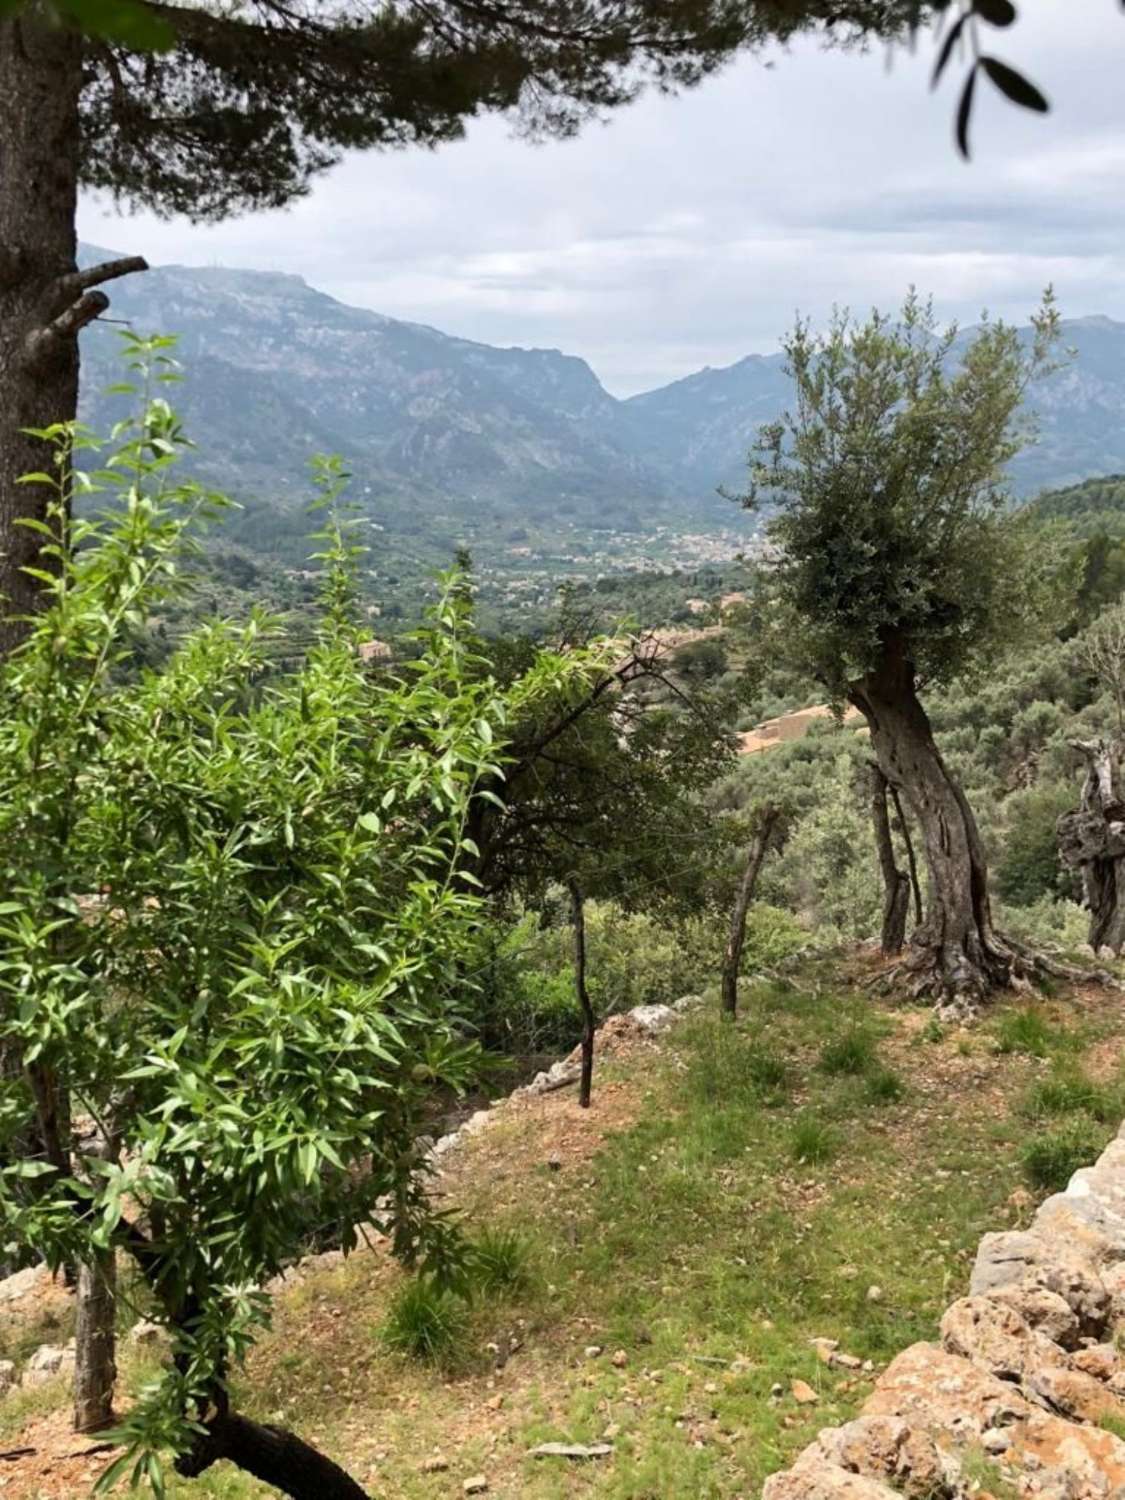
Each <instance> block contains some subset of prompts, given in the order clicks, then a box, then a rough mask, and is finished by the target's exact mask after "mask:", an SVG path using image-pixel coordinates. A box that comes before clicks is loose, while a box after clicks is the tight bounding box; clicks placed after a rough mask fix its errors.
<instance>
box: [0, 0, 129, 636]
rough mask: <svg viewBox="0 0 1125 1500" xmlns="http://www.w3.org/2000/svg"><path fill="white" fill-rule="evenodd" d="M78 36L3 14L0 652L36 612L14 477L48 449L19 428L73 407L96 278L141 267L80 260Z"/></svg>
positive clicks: (29, 496)
mask: <svg viewBox="0 0 1125 1500" xmlns="http://www.w3.org/2000/svg"><path fill="white" fill-rule="evenodd" d="M81 89H82V40H81V38H80V36H79V35H78V33H77V32H75V31H73V30H71V29H69V28H68V27H67V26H66V25H65V24H64V23H63V22H61V21H59V20H56V19H52V18H51V17H50V16H49V15H48V14H47V12H46V9H45V7H42V6H41V5H40V4H38V3H35V0H33V3H31V4H29V5H26V6H25V7H23V9H21V10H20V12H19V13H18V14H17V15H15V16H9V17H8V18H7V19H4V20H0V654H3V653H4V652H6V651H8V650H10V649H11V647H12V646H13V645H15V644H16V643H17V642H18V641H19V640H20V638H21V636H22V635H23V634H24V630H25V627H24V626H23V625H21V623H20V620H19V618H18V617H19V616H21V615H27V614H29V613H30V612H31V611H32V610H34V608H35V605H36V602H37V596H38V593H39V583H38V581H37V580H36V579H35V578H34V577H33V576H31V575H30V574H28V573H27V572H25V571H24V570H25V569H26V568H29V567H36V566H39V547H40V543H41V541H42V537H41V536H40V535H39V534H37V533H36V532H35V531H34V530H33V529H30V528H28V527H26V526H22V525H20V524H19V523H20V520H21V518H25V517H30V518H32V519H34V520H42V518H43V515H44V513H45V509H46V504H47V500H48V498H49V494H50V491H49V490H48V489H47V487H46V486H45V485H36V484H30V485H21V484H20V483H19V482H18V481H19V479H20V476H21V475H23V474H30V473H36V472H42V471H43V470H47V471H50V469H51V465H52V449H51V447H50V445H49V444H47V443H45V442H44V441H43V440H42V439H40V438H36V437H32V436H30V435H28V434H27V433H26V432H25V431H24V430H23V429H25V428H29V427H31V428H44V427H48V426H50V425H51V424H52V423H55V422H66V421H72V420H73V419H74V417H75V416H76V414H77V411H78V334H79V332H80V330H81V329H82V328H83V327H85V325H86V324H87V323H89V322H91V321H92V320H93V319H94V318H96V317H97V316H98V315H99V314H100V313H102V312H103V311H104V310H105V308H106V307H107V306H108V305H109V299H108V298H107V297H106V295H105V293H104V292H100V291H95V290H93V288H94V287H96V286H98V285H100V284H101V283H102V282H104V281H109V280H111V279H112V278H113V277H115V276H122V275H125V274H126V273H127V272H128V271H131V270H143V269H144V261H143V260H141V259H140V258H139V257H134V258H131V259H129V260H127V261H113V262H109V263H107V264H106V265H104V266H98V267H93V268H91V269H90V270H87V271H82V272H79V271H78V270H77V269H76V261H75V255H76V251H77V235H76V230H75V213H76V210H77V204H78V170H79V155H80V149H81V137H80V131H79V119H78V99H79V94H80V93H81Z"/></svg>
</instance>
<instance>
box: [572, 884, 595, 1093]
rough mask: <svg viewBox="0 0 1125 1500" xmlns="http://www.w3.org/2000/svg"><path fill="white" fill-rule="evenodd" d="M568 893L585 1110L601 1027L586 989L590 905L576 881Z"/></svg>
mask: <svg viewBox="0 0 1125 1500" xmlns="http://www.w3.org/2000/svg"><path fill="white" fill-rule="evenodd" d="M568 889H569V891H570V916H571V923H572V926H573V929H574V988H575V990H576V991H577V994H578V1004H579V1006H580V1007H581V1010H582V1072H581V1075H580V1076H579V1079H578V1102H579V1104H580V1105H581V1106H582V1108H583V1109H589V1108H590V1094H591V1090H592V1088H593V1081H594V1033H595V1031H596V1029H597V1027H596V1021H595V1018H594V1007H593V1005H591V1003H590V994H589V991H588V990H587V988H586V902H585V899H584V898H583V895H582V887H581V886H580V885H579V884H578V882H577V881H576V880H571V881H569V882H568Z"/></svg>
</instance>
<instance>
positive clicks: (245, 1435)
mask: <svg viewBox="0 0 1125 1500" xmlns="http://www.w3.org/2000/svg"><path fill="white" fill-rule="evenodd" d="M206 1427H207V1434H206V1436H202V1435H201V1436H200V1437H199V1438H197V1439H196V1442H195V1445H194V1446H193V1447H192V1448H191V1449H190V1450H189V1451H188V1452H187V1453H185V1454H183V1455H182V1456H181V1457H180V1458H179V1459H178V1460H177V1462H176V1472H177V1473H178V1474H180V1475H181V1476H182V1477H183V1478H185V1479H197V1478H198V1477H199V1475H200V1474H202V1473H204V1472H205V1471H206V1470H207V1469H209V1468H210V1467H211V1465H212V1464H215V1463H218V1462H219V1460H220V1459H226V1460H227V1461H228V1462H230V1463H232V1464H234V1465H235V1466H236V1467H237V1468H239V1469H241V1470H242V1471H243V1472H244V1473H246V1474H252V1475H253V1476H254V1478H255V1479H260V1480H261V1481H262V1483H263V1484H270V1485H273V1487H274V1489H276V1490H279V1491H280V1492H281V1494H283V1495H288V1496H289V1497H290V1500H370V1497H369V1496H368V1494H367V1491H366V1490H363V1489H360V1487H359V1485H358V1484H357V1483H356V1482H355V1480H354V1479H353V1478H352V1477H351V1475H349V1474H347V1473H345V1471H344V1470H343V1469H341V1468H340V1466H339V1464H336V1463H333V1462H332V1460H331V1459H330V1458H326V1457H325V1455H324V1454H323V1453H318V1452H317V1450H316V1449H315V1448H311V1447H310V1446H309V1444H308V1443H306V1442H303V1441H302V1439H301V1438H299V1437H297V1435H296V1434H295V1433H292V1432H288V1431H286V1429H285V1428H284V1427H273V1426H270V1425H269V1424H268V1423H264V1422H251V1421H250V1420H249V1418H247V1417H240V1416H239V1415H238V1413H237V1412H223V1413H221V1414H220V1415H218V1416H216V1417H214V1418H213V1419H212V1420H211V1421H209V1422H208V1423H207V1424H206Z"/></svg>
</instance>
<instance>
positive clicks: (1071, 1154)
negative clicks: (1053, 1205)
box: [1020, 1115, 1108, 1193]
mask: <svg viewBox="0 0 1125 1500" xmlns="http://www.w3.org/2000/svg"><path fill="white" fill-rule="evenodd" d="M1107 1139H1108V1135H1107V1132H1106V1130H1105V1128H1104V1127H1102V1126H1099V1124H1098V1122H1097V1121H1096V1120H1093V1119H1091V1118H1090V1117H1089V1116H1084V1115H1075V1116H1073V1117H1072V1118H1070V1119H1068V1120H1067V1121H1066V1122H1065V1124H1063V1125H1059V1126H1056V1127H1055V1128H1054V1129H1053V1130H1043V1131H1039V1132H1038V1133H1037V1134H1035V1135H1033V1136H1032V1137H1031V1139H1030V1140H1029V1141H1028V1142H1027V1143H1026V1145H1025V1146H1024V1148H1023V1151H1022V1152H1021V1154H1020V1163H1021V1165H1022V1167H1023V1172H1024V1176H1025V1177H1026V1178H1027V1180H1028V1182H1029V1183H1030V1184H1031V1186H1032V1187H1034V1188H1040V1189H1041V1190H1043V1191H1045V1192H1053V1193H1061V1192H1062V1190H1063V1188H1065V1187H1066V1185H1067V1183H1068V1182H1069V1181H1070V1179H1071V1177H1072V1176H1073V1175H1074V1173H1075V1172H1077V1171H1078V1168H1079V1167H1084V1166H1089V1165H1090V1164H1091V1163H1092V1162H1093V1161H1094V1159H1095V1158H1096V1157H1097V1156H1098V1155H1100V1153H1101V1152H1102V1150H1103V1149H1104V1148H1105V1145H1106V1142H1107Z"/></svg>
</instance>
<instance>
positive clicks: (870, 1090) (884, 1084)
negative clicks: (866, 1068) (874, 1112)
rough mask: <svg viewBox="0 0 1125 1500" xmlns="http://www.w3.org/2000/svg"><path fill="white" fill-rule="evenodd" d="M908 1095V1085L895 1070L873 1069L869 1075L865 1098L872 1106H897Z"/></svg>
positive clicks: (885, 1068)
mask: <svg viewBox="0 0 1125 1500" xmlns="http://www.w3.org/2000/svg"><path fill="white" fill-rule="evenodd" d="M905 1093H906V1085H905V1084H904V1083H903V1081H902V1079H901V1078H900V1077H899V1075H898V1074H897V1073H896V1072H895V1070H894V1069H893V1068H887V1067H877V1068H873V1069H872V1070H871V1072H870V1073H868V1075H867V1081H866V1083H865V1085H864V1096H865V1097H866V1099H867V1101H868V1102H869V1103H870V1104H897V1103H898V1102H899V1100H900V1099H902V1098H903V1096H904V1095H905Z"/></svg>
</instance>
